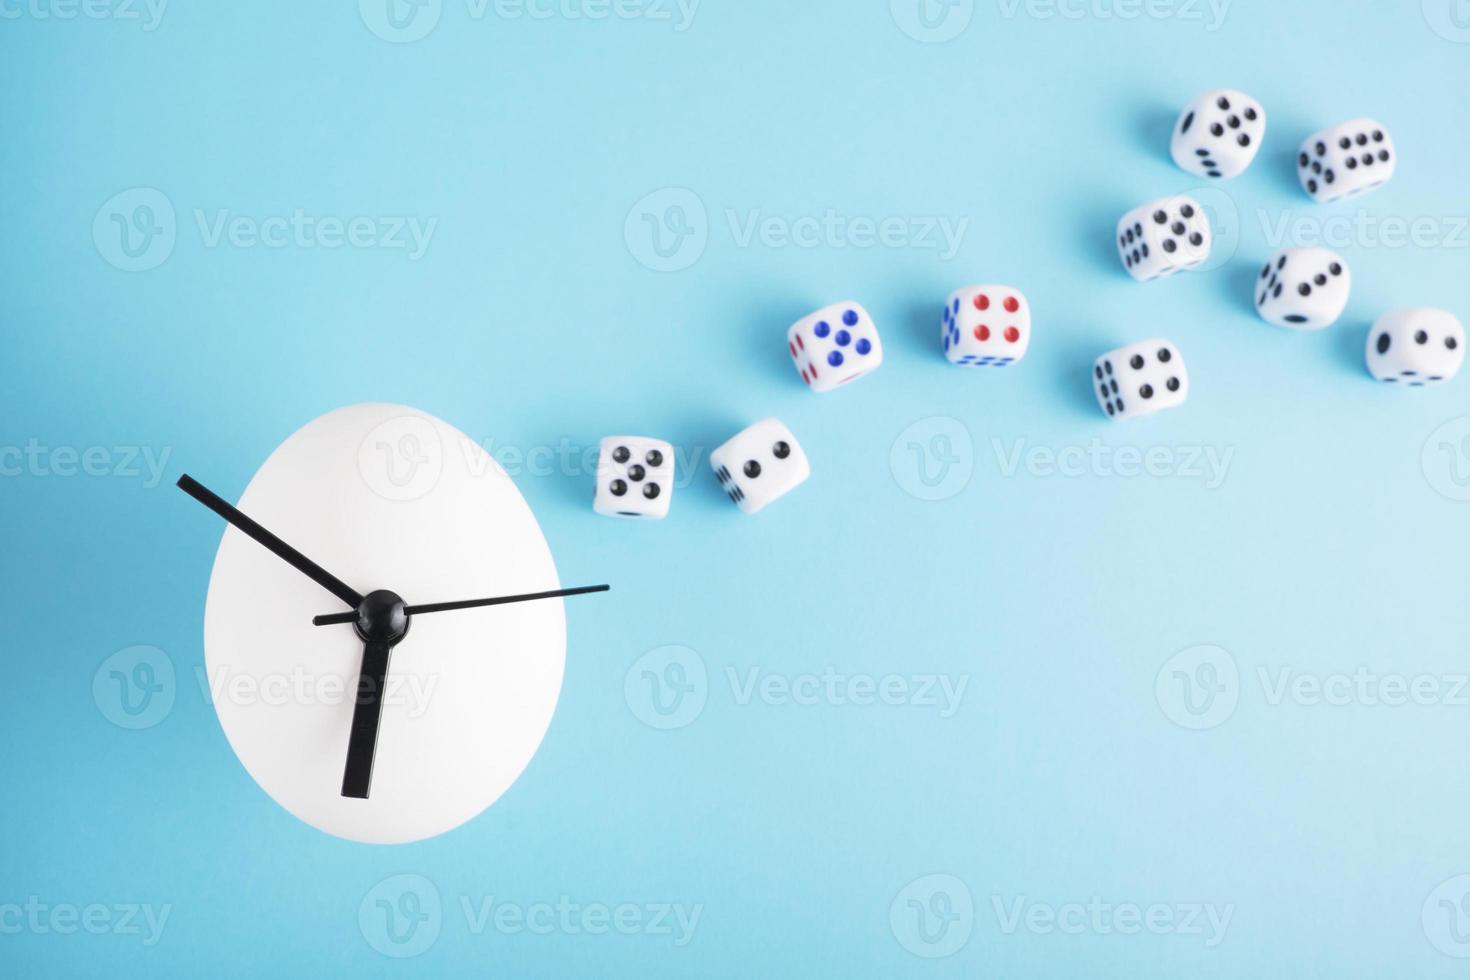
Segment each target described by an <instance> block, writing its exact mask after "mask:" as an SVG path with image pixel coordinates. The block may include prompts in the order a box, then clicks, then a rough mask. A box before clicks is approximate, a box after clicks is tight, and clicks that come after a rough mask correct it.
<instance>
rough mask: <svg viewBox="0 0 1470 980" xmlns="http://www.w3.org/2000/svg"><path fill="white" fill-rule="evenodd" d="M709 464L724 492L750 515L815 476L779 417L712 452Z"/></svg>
mask: <svg viewBox="0 0 1470 980" xmlns="http://www.w3.org/2000/svg"><path fill="white" fill-rule="evenodd" d="M709 465H710V468H711V469H713V470H714V471H715V478H716V479H717V480H719V481H720V488H721V489H722V490H724V491H725V495H726V496H728V497H729V498H730V499H731V500H732V501H733V502H734V503H735V504H736V505H737V506H738V507H739V508H740V509H741V510H742V511H744V512H745V513H747V514H754V513H756V512H757V511H760V510H762V509H763V508H764V507H766V505H767V504H770V503H772V502H774V501H775V500H778V499H779V498H781V497H784V496H786V494H788V493H790V492H791V491H792V490H794V489H796V488H797V487H798V486H800V485H801V484H803V483H805V482H806V479H807V477H809V476H811V475H812V468H811V464H809V463H808V462H807V458H806V453H804V452H802V449H801V444H800V443H799V442H797V441H796V437H795V436H794V435H792V434H791V430H790V429H788V428H786V426H785V425H783V424H782V423H781V421H780V420H779V419H765V420H763V421H761V422H757V423H756V424H755V425H752V426H751V427H750V428H748V429H746V430H744V431H743V432H740V433H738V434H737V435H735V436H734V437H733V438H731V439H730V441H729V442H727V443H725V444H724V445H723V446H721V447H720V448H718V449H716V450H715V451H714V452H712V453H710V456H709Z"/></svg>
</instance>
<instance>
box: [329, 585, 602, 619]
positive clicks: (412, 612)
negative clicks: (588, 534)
mask: <svg viewBox="0 0 1470 980" xmlns="http://www.w3.org/2000/svg"><path fill="white" fill-rule="evenodd" d="M610 588H611V586H607V585H585V586H582V587H580V588H576V589H558V590H556V591H555V592H531V593H527V594H526V595H506V596H497V597H495V598H493V599H465V600H463V601H461V602H435V603H430V604H428V605H422V606H406V607H404V612H405V613H407V614H408V615H409V616H422V615H425V614H426V613H439V612H454V611H455V610H458V609H481V608H484V607H485V606H505V605H509V604H511V603H513V602H534V601H535V600H537V599H560V598H563V597H565V596H574V595H588V594H589V593H592V592H607V591H608V590H609V589H610ZM311 622H312V625H313V626H339V625H342V624H345V623H356V622H358V614H357V613H355V612H350V613H332V614H331V615H327V616H317V617H315V618H313V619H312V621H311Z"/></svg>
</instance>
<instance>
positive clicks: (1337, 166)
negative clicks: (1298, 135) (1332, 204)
mask: <svg viewBox="0 0 1470 980" xmlns="http://www.w3.org/2000/svg"><path fill="white" fill-rule="evenodd" d="M1296 163H1297V168H1296V169H1297V177H1298V178H1300V180H1301V182H1302V188H1303V189H1304V190H1305V191H1306V192H1307V193H1308V194H1310V195H1312V197H1313V199H1315V200H1316V201H1317V202H1318V203H1319V204H1326V203H1328V202H1329V201H1337V200H1341V199H1342V198H1345V197H1353V196H1354V195H1357V194H1362V193H1365V192H1367V191H1371V190H1372V189H1373V188H1375V187H1381V186H1382V185H1384V184H1386V183H1388V181H1389V178H1391V177H1392V176H1393V174H1394V171H1395V170H1396V169H1398V163H1399V160H1398V150H1396V149H1395V148H1394V145H1393V138H1392V137H1391V136H1389V135H1388V130H1386V129H1384V128H1383V124H1382V123H1380V122H1378V121H1377V120H1376V119H1367V118H1364V119H1354V120H1352V121H1350V122H1345V123H1342V124H1341V125H1339V126H1333V127H1332V128H1331V129H1324V130H1322V132H1320V133H1316V134H1314V135H1312V136H1308V137H1307V138H1306V140H1305V141H1304V142H1303V143H1302V148H1301V152H1300V153H1298V154H1297V159H1296Z"/></svg>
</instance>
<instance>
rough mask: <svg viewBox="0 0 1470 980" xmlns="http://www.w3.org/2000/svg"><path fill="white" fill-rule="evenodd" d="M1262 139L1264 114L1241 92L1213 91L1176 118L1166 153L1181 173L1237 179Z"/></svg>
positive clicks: (1199, 98)
mask: <svg viewBox="0 0 1470 980" xmlns="http://www.w3.org/2000/svg"><path fill="white" fill-rule="evenodd" d="M1265 135H1266V110H1264V109H1262V108H1261V104H1260V103H1259V102H1257V101H1256V100H1255V99H1252V98H1251V97H1250V96H1248V95H1246V94H1245V93H1244V92H1237V91H1236V90H1235V89H1229V88H1221V89H1215V90H1213V91H1210V92H1206V93H1205V94H1203V95H1201V96H1199V97H1198V98H1196V99H1195V100H1194V101H1193V102H1191V103H1189V105H1187V106H1185V107H1184V111H1183V112H1182V113H1180V115H1179V122H1178V123H1177V124H1175V126H1174V138H1173V139H1172V140H1171V141H1170V144H1169V153H1170V155H1171V156H1172V157H1173V158H1174V162H1175V163H1177V164H1178V165H1179V166H1180V168H1181V169H1183V170H1186V171H1188V172H1189V173H1192V174H1196V175H1198V176H1200V177H1218V178H1224V179H1227V180H1228V179H1229V178H1231V177H1238V176H1240V175H1241V174H1242V173H1244V172H1245V170H1246V168H1247V167H1249V166H1250V165H1251V161H1253V160H1255V158H1256V153H1257V152H1259V151H1260V149H1261V141H1262V139H1263V138H1264V137H1265Z"/></svg>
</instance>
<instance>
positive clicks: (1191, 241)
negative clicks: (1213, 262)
mask: <svg viewBox="0 0 1470 980" xmlns="http://www.w3.org/2000/svg"><path fill="white" fill-rule="evenodd" d="M1212 243H1213V236H1212V235H1211V233H1210V219H1209V218H1208V217H1207V216H1206V215H1205V210H1204V208H1202V207H1200V205H1199V202H1198V201H1196V200H1194V198H1191V197H1186V196H1184V195H1180V196H1178V197H1165V198H1160V199H1159V200H1157V201H1150V202H1149V203H1147V204H1145V205H1143V206H1141V207H1137V208H1134V209H1133V210H1132V211H1129V212H1128V213H1127V214H1125V215H1123V218H1122V220H1121V221H1119V222H1118V257H1119V258H1121V259H1122V260H1123V266H1124V268H1126V269H1127V270H1128V273H1129V274H1130V275H1131V276H1133V278H1134V279H1137V280H1138V281H1139V282H1146V281H1148V280H1150V279H1157V278H1160V277H1161V276H1171V275H1173V274H1174V273H1176V272H1178V271H1179V270H1180V269H1194V268H1197V267H1199V266H1201V265H1204V263H1205V260H1206V259H1208V258H1209V257H1210V246H1211V244H1212Z"/></svg>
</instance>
